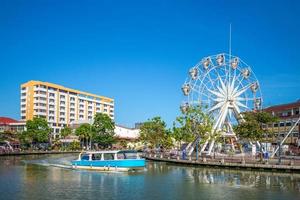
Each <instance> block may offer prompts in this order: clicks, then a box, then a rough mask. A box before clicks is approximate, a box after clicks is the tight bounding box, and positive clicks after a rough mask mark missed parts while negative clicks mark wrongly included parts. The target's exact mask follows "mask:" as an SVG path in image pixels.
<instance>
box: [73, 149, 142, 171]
mask: <svg viewBox="0 0 300 200" xmlns="http://www.w3.org/2000/svg"><path fill="white" fill-rule="evenodd" d="M145 165H146V162H145V159H143V158H140V157H139V155H138V153H137V152H136V151H132V150H116V151H88V152H81V153H80V154H79V156H78V159H77V160H73V161H72V168H73V169H89V170H100V171H131V170H140V169H144V168H145Z"/></svg>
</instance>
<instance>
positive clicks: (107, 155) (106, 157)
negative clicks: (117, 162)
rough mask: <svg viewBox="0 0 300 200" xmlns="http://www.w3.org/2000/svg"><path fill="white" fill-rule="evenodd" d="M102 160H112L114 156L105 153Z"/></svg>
mask: <svg viewBox="0 0 300 200" xmlns="http://www.w3.org/2000/svg"><path fill="white" fill-rule="evenodd" d="M104 160H114V154H113V153H105V154H104Z"/></svg>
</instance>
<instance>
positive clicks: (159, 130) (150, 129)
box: [140, 117, 166, 147]
mask: <svg viewBox="0 0 300 200" xmlns="http://www.w3.org/2000/svg"><path fill="white" fill-rule="evenodd" d="M165 135H166V123H165V122H164V121H162V119H161V118H160V117H154V118H152V119H150V120H148V121H146V122H144V123H143V125H142V126H141V128H140V139H141V141H142V142H144V143H147V144H149V145H150V146H151V147H157V146H159V145H162V144H163V142H164V139H165V137H166V136H165Z"/></svg>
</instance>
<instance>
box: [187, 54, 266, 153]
mask: <svg viewBox="0 0 300 200" xmlns="http://www.w3.org/2000/svg"><path fill="white" fill-rule="evenodd" d="M221 58H223V59H221ZM206 61H208V64H207V63H205V62H206ZM221 61H222V62H221ZM234 62H236V63H234ZM233 64H236V65H233ZM192 70H194V71H193V72H194V74H192V73H191V72H192ZM195 73H196V75H195ZM259 86H260V85H259V82H258V80H257V78H256V76H255V74H254V72H253V71H252V69H251V67H250V66H249V65H247V64H246V63H245V62H244V61H243V60H242V59H240V58H239V57H237V56H233V55H229V54H226V53H221V54H217V55H213V56H208V57H205V58H203V59H202V60H201V61H200V62H198V63H197V64H196V65H195V66H193V67H192V68H191V69H190V76H189V78H187V80H186V81H185V83H184V85H183V87H182V90H183V92H184V94H185V96H187V101H186V102H184V104H183V106H193V105H201V106H202V108H204V107H206V109H205V111H206V112H208V114H210V115H211V116H212V118H213V120H214V125H213V134H214V133H216V132H219V131H221V132H222V134H223V135H225V136H226V135H230V136H234V137H235V134H234V132H233V129H232V126H233V124H234V122H235V123H239V122H240V121H241V120H243V117H242V113H243V112H247V111H251V110H260V109H261V108H262V103H263V99H262V94H261V90H260V87H259ZM225 127H227V128H226V129H225ZM207 143H208V141H207V142H206V145H207ZM211 143H212V145H210V151H211V148H212V146H213V144H214V141H212V142H211ZM206 145H205V146H206ZM204 148H205V147H204ZM204 148H203V150H204ZM209 153H210V152H209Z"/></svg>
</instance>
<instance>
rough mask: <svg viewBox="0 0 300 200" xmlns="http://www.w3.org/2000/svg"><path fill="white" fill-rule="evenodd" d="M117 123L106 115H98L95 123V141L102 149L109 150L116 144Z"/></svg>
mask: <svg viewBox="0 0 300 200" xmlns="http://www.w3.org/2000/svg"><path fill="white" fill-rule="evenodd" d="M114 130H115V123H114V122H113V121H112V120H111V118H110V117H109V116H108V115H107V114H104V113H97V114H96V115H95V118H94V123H93V131H94V135H93V141H94V142H96V143H98V145H99V146H101V147H102V148H108V147H110V146H112V144H113V143H115V142H116V140H115V138H114V134H115V132H114Z"/></svg>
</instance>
